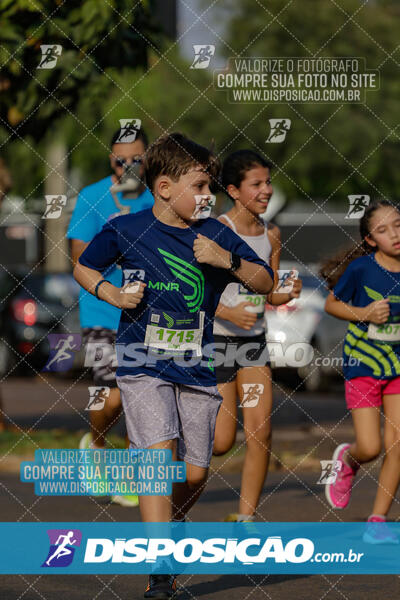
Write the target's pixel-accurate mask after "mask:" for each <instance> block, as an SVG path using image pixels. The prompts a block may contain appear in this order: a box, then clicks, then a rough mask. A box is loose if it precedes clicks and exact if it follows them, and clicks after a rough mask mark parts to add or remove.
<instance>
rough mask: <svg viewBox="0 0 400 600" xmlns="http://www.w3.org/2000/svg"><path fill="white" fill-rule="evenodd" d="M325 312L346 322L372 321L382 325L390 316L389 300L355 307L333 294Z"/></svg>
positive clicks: (329, 297)
mask: <svg viewBox="0 0 400 600" xmlns="http://www.w3.org/2000/svg"><path fill="white" fill-rule="evenodd" d="M325 311H326V312H327V313H328V315H332V316H333V317H336V318H337V319H343V320H344V321H364V322H366V321H371V322H372V323H376V324H377V325H380V324H381V323H385V322H386V321H387V319H388V317H389V314H390V307H389V300H388V299H387V298H384V299H383V300H375V301H374V302H371V304H368V305H367V306H353V305H352V304H347V303H346V302H342V301H341V300H338V299H337V298H335V296H334V294H333V292H331V293H330V294H329V296H328V298H327V299H326V302H325Z"/></svg>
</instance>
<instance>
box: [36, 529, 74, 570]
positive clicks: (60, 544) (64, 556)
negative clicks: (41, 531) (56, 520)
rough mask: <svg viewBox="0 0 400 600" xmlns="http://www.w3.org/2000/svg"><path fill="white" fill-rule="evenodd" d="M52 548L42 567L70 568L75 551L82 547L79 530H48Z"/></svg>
mask: <svg viewBox="0 0 400 600" xmlns="http://www.w3.org/2000/svg"><path fill="white" fill-rule="evenodd" d="M47 535H48V536H49V540H50V548H49V552H48V554H47V557H46V560H45V561H44V563H43V564H42V567H68V566H69V565H70V564H71V563H72V560H73V558H74V554H75V549H76V547H77V546H80V545H81V541H82V532H81V531H80V530H79V529H48V530H47Z"/></svg>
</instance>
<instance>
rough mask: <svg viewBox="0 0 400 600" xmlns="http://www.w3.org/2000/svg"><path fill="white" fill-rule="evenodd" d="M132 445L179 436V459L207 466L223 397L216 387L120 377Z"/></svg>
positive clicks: (139, 446) (139, 445) (149, 378)
mask: <svg viewBox="0 0 400 600" xmlns="http://www.w3.org/2000/svg"><path fill="white" fill-rule="evenodd" d="M117 383H118V387H119V389H120V390H121V399H122V405H123V407H124V412H125V420H126V428H127V431H128V436H129V440H130V442H131V445H132V447H133V448H148V447H149V446H152V445H153V444H157V443H159V442H164V441H166V440H173V439H178V459H179V460H184V461H185V462H188V463H190V464H192V465H197V466H198V467H204V468H207V467H208V466H209V464H210V460H211V455H212V449H213V443H214V431H215V421H216V419H217V414H218V410H219V407H220V405H221V402H222V397H221V396H220V394H219V393H218V389H217V387H215V386H211V387H203V386H198V385H186V384H183V383H172V382H170V381H164V380H163V379H158V378H157V377H151V376H150V375H145V374H140V375H123V376H122V377H117Z"/></svg>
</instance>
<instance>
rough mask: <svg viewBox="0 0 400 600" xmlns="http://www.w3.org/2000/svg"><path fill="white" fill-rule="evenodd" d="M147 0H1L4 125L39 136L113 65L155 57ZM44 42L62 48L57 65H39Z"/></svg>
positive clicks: (104, 81) (105, 83)
mask: <svg viewBox="0 0 400 600" xmlns="http://www.w3.org/2000/svg"><path fill="white" fill-rule="evenodd" d="M146 6H147V3H146V2H142V3H140V2H135V3H132V2H130V1H129V0H107V2H98V1H97V0H85V1H83V2H82V0H69V1H68V2H61V1H57V2H51V1H49V0H35V1H33V2H32V1H30V0H1V1H0V29H1V37H2V44H1V46H0V61H1V64H2V65H3V67H2V69H1V76H0V85H1V89H2V91H3V93H2V102H1V105H0V117H1V124H2V127H3V128H4V129H5V130H6V133H7V134H8V135H11V136H12V137H25V136H27V135H29V136H30V137H31V138H32V139H33V140H34V141H35V142H38V141H39V140H41V139H42V138H43V136H44V135H45V134H46V133H47V132H48V130H49V129H51V128H52V127H53V125H54V123H55V122H56V121H57V120H58V119H59V117H61V116H65V115H66V114H68V113H72V114H73V112H74V111H75V110H76V108H77V106H78V104H79V101H80V99H81V98H82V97H83V96H85V95H86V94H87V93H88V90H89V93H90V90H91V89H92V88H96V87H97V86H98V85H99V82H101V86H102V89H103V90H104V92H105V93H106V92H107V88H108V89H110V87H112V81H110V80H109V78H108V76H107V72H108V70H109V69H112V68H118V67H121V66H122V65H126V64H129V65H131V66H143V67H145V66H146V64H147V47H148V42H147V40H148V39H149V38H151V37H152V35H153V33H154V29H153V27H152V25H151V22H150V14H149V11H148V9H146ZM41 44H54V45H60V46H61V47H62V53H61V56H60V57H59V58H58V60H57V64H56V66H55V67H54V68H52V69H37V66H38V64H39V62H40V59H41V51H40V45H41Z"/></svg>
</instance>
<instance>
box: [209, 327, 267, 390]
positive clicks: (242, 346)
mask: <svg viewBox="0 0 400 600" xmlns="http://www.w3.org/2000/svg"><path fill="white" fill-rule="evenodd" d="M214 342H215V343H216V344H222V343H224V344H226V345H227V350H226V352H225V356H226V360H225V361H224V362H222V358H221V357H220V356H219V357H218V360H217V361H216V365H215V375H216V377H217V383H229V382H230V381H234V380H235V379H236V375H237V372H238V371H239V370H240V369H243V368H245V367H265V366H269V365H270V361H269V354H268V346H267V340H266V337H265V332H264V333H260V335H256V336H251V337H244V336H225V335H214ZM247 344H251V346H249V349H248V350H246V345H247ZM256 346H257V347H256ZM217 352H218V354H220V353H221V352H222V350H221V349H220V348H219V347H218V346H217ZM221 362H222V364H219V363H221Z"/></svg>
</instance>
